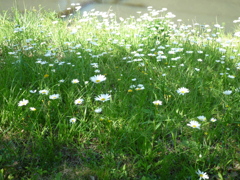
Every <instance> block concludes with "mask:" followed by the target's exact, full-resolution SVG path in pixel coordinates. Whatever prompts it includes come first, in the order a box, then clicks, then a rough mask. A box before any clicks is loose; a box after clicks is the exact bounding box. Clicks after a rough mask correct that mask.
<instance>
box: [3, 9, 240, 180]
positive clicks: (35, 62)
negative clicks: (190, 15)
mask: <svg viewBox="0 0 240 180" xmlns="http://www.w3.org/2000/svg"><path fill="white" fill-rule="evenodd" d="M13 12H14V13H11V14H9V13H5V14H2V15H1V16H0V70H1V71H0V73H1V74H0V76H1V78H0V93H1V96H0V107H1V108H0V111H1V112H0V117H1V118H0V132H1V133H0V142H1V143H0V179H56V180H57V179H99V180H101V179H104V180H107V179H110V180H115V179H124V180H126V179H140V180H155V179H156V180H158V179H160V180H173V179H176V180H179V179H181V180H182V179H186V180H195V179H199V176H198V174H197V173H196V172H197V171H198V170H200V171H202V172H206V173H207V175H208V176H209V179H237V178H238V177H239V176H240V175H239V171H240V166H239V158H240V155H239V152H240V146H239V145H240V141H239V128H240V124H239V123H240V109H239V99H240V77H239V69H240V67H239V65H237V64H238V63H240V52H239V49H240V45H239V42H240V39H239V37H236V36H232V35H227V34H224V33H223V30H222V29H221V28H216V27H214V26H213V27H207V26H200V25H192V26H186V25H184V24H180V25H177V26H175V25H174V24H173V23H172V22H171V19H168V18H164V17H165V14H166V13H165V12H162V13H159V14H158V15H156V16H154V15H151V13H150V12H149V14H148V15H147V16H141V17H139V18H127V19H124V20H122V21H119V20H118V21H116V18H115V17H114V16H113V17H111V16H105V15H104V14H99V13H97V12H95V11H91V12H89V13H88V14H86V15H85V16H79V15H77V14H76V15H74V16H72V17H69V18H67V19H61V18H58V17H57V15H56V14H55V13H50V12H44V11H27V12H25V13H24V14H21V13H19V12H17V11H13ZM209 29H211V32H210V30H209ZM92 63H97V64H96V65H95V66H94V65H93V64H92ZM96 70H97V71H96ZM97 74H102V75H104V76H105V77H106V80H105V81H102V82H100V83H94V82H92V81H91V80H90V78H91V77H93V76H94V75H97ZM74 79H77V80H79V83H76V84H74V83H72V80H74ZM60 80H64V82H59V81H60ZM181 87H185V88H187V89H188V90H189V93H184V94H179V93H178V92H177V91H178V89H179V88H181ZM41 90H48V92H49V93H48V94H41V93H39V91H41ZM227 90H231V92H232V93H231V94H230V95H225V94H224V92H225V91H227ZM33 92H34V93H33ZM53 94H58V95H59V98H56V99H50V98H49V96H50V95H53ZM101 94H109V95H110V96H111V97H110V99H109V100H107V101H105V102H101V101H96V99H95V98H96V97H97V96H99V95H101ZM78 98H81V99H83V103H82V104H79V105H76V104H75V103H74V102H75V100H77V99H78ZM23 99H25V100H28V103H26V104H25V105H22V106H19V105H20V104H19V103H21V101H22V100H23ZM156 100H160V101H162V105H154V103H153V102H154V101H156ZM30 108H32V109H34V108H35V109H36V110H35V111H31V109H30ZM96 108H102V112H100V113H96V112H95V109H96ZM199 116H204V117H205V118H206V119H205V120H200V118H199ZM71 118H76V122H75V123H71V122H70V119H71ZM212 118H215V119H216V121H215V122H212V121H211V120H213V119H212ZM190 121H197V122H198V123H199V124H200V127H199V128H193V127H190V126H188V123H190Z"/></svg>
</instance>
